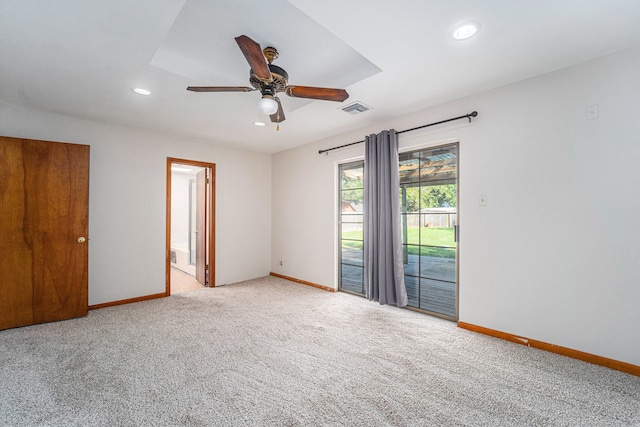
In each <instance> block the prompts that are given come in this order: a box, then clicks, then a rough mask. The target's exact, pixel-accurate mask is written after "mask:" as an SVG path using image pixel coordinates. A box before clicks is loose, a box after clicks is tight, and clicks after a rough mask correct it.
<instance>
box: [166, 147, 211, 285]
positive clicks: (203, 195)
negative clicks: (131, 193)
mask: <svg viewBox="0 0 640 427" xmlns="http://www.w3.org/2000/svg"><path fill="white" fill-rule="evenodd" d="M214 190H215V164H213V163H206V162H199V161H194V160H185V159H175V158H168V159H167V247H166V295H167V296H169V295H172V294H176V293H180V292H186V291H189V290H194V289H200V288H203V287H213V286H215V245H214V241H215V239H214V235H215V234H214V230H215V227H214V225H215V192H214Z"/></svg>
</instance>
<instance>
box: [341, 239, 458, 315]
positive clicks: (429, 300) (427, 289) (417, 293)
mask: <svg viewBox="0 0 640 427" xmlns="http://www.w3.org/2000/svg"><path fill="white" fill-rule="evenodd" d="M342 262H343V265H342V284H341V285H342V289H344V290H347V291H351V292H356V293H359V294H364V293H365V290H364V288H363V286H364V280H363V277H362V275H363V274H364V269H363V267H362V265H363V264H362V252H361V251H358V250H350V249H346V248H345V249H343V253H342ZM418 271H419V273H418ZM405 285H406V287H407V296H408V298H409V306H411V307H415V308H419V309H421V310H426V311H431V312H434V313H439V314H443V315H445V316H450V317H455V316H456V262H455V259H452V258H438V257H431V256H425V255H423V256H418V255H409V256H408V263H407V264H405Z"/></svg>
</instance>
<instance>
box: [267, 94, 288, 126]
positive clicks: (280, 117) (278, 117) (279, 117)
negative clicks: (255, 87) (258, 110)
mask: <svg viewBox="0 0 640 427" xmlns="http://www.w3.org/2000/svg"><path fill="white" fill-rule="evenodd" d="M274 99H275V100H276V102H277V103H278V111H276V112H275V113H273V114H272V115H270V116H269V117H271V121H272V122H273V123H280V122H284V120H285V117H284V110H283V109H282V103H281V102H280V98H277V97H274Z"/></svg>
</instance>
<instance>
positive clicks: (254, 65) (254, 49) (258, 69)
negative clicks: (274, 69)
mask: <svg viewBox="0 0 640 427" xmlns="http://www.w3.org/2000/svg"><path fill="white" fill-rule="evenodd" d="M236 43H238V46H239V47H240V50H241V51H242V53H243V54H244V57H245V58H246V59H247V62H248V63H249V65H250V66H251V70H253V74H255V76H256V77H258V78H259V79H260V80H262V81H264V82H266V83H271V81H272V80H273V78H272V77H271V71H270V70H269V64H267V59H266V58H265V57H264V54H263V53H262V48H261V47H260V45H259V44H258V43H256V42H255V41H253V40H252V39H250V38H249V37H247V36H244V35H243V36H238V37H236Z"/></svg>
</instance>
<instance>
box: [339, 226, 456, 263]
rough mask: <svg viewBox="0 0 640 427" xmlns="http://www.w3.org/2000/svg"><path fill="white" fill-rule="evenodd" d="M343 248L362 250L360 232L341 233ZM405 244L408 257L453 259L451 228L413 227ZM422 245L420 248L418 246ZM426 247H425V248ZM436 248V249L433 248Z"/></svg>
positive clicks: (408, 232)
mask: <svg viewBox="0 0 640 427" xmlns="http://www.w3.org/2000/svg"><path fill="white" fill-rule="evenodd" d="M342 238H343V239H354V240H353V241H349V240H347V241H345V240H343V241H342V247H343V248H352V249H362V242H361V241H357V240H362V231H346V232H344V233H342ZM406 243H407V244H408V245H409V246H408V247H407V250H408V252H409V254H410V255H419V254H420V255H426V256H434V257H439V258H455V256H456V252H455V250H454V249H455V247H456V243H455V242H454V235H453V228H429V227H420V228H418V227H415V228H409V229H408V230H407V237H406ZM420 244H421V245H423V246H422V247H420V246H418V245H420ZM425 245H427V246H425ZM434 246H437V247H434Z"/></svg>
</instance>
